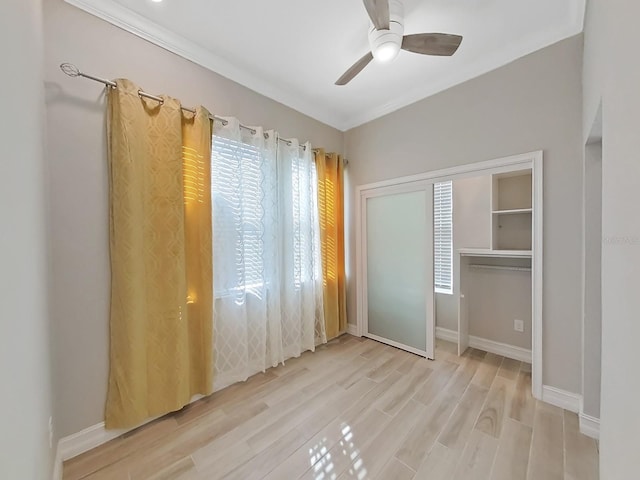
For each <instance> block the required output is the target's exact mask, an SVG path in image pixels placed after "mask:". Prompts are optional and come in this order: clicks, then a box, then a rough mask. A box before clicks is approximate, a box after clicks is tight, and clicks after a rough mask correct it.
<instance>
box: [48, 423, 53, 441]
mask: <svg viewBox="0 0 640 480" xmlns="http://www.w3.org/2000/svg"><path fill="white" fill-rule="evenodd" d="M49 448H53V417H49Z"/></svg>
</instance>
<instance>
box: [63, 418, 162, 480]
mask: <svg viewBox="0 0 640 480" xmlns="http://www.w3.org/2000/svg"><path fill="white" fill-rule="evenodd" d="M149 421H151V420H149ZM128 431H129V430H107V429H105V428H104V422H100V423H98V424H96V425H93V426H91V427H88V428H85V429H84V430H81V431H79V432H77V433H74V434H72V435H69V436H67V437H63V438H61V439H60V440H58V446H57V448H56V457H55V460H54V465H53V477H52V478H53V480H62V467H63V463H64V462H66V461H67V460H70V459H72V458H73V457H77V456H78V455H80V454H82V453H84V452H88V451H89V450H91V449H93V448H96V447H99V446H100V445H102V444H104V443H107V442H108V441H109V440H113V439H114V438H117V437H119V436H120V435H122V434H124V433H127V432H128Z"/></svg>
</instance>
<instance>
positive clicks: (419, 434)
mask: <svg viewBox="0 0 640 480" xmlns="http://www.w3.org/2000/svg"><path fill="white" fill-rule="evenodd" d="M436 357H437V359H436V361H429V360H425V359H422V358H420V357H417V356H415V355H412V354H410V353H407V352H404V351H401V350H397V349H395V348H392V347H389V346H386V345H383V344H381V343H378V342H375V341H373V340H368V339H360V338H356V337H352V336H349V335H344V336H342V337H340V338H339V339H337V340H335V341H333V342H331V343H329V344H328V345H325V346H322V347H320V348H318V349H317V350H316V352H315V353H310V352H307V353H305V354H303V355H302V356H301V357H300V358H296V359H291V360H288V361H287V362H286V365H283V366H279V367H277V368H272V369H270V370H268V371H266V372H265V373H260V374H258V375H254V376H253V377H251V378H250V379H249V380H247V381H246V382H243V383H240V384H236V385H232V386H230V387H228V388H226V389H224V390H221V391H220V392H217V393H215V394H213V395H212V396H210V397H208V398H206V399H202V400H200V401H198V402H196V403H194V404H192V405H190V406H188V407H185V408H184V409H183V410H181V411H179V412H176V413H174V414H171V415H167V416H165V417H162V418H161V419H158V420H156V421H154V422H152V423H150V424H147V425H145V426H143V427H140V428H139V429H137V430H135V431H133V432H129V433H128V434H126V435H124V436H122V437H120V438H117V439H115V440H112V441H111V442H109V443H107V444H105V445H102V446H101V447H98V448H97V449H95V450H92V451H90V452H87V453H84V454H82V455H80V456H78V457H76V458H74V459H72V460H69V461H67V462H65V464H64V480H80V479H85V480H103V479H115V480H119V479H123V480H213V479H223V478H224V479H240V480H248V479H256V480H257V479H269V480H290V479H298V478H302V479H313V480H329V479H339V480H343V479H350V478H356V479H358V480H364V479H381V480H387V479H391V480H423V479H424V480H451V479H453V480H463V479H477V480H519V479H523V480H552V479H562V480H596V479H597V478H598V445H597V442H595V441H594V440H592V439H590V438H588V437H585V436H583V435H581V434H580V432H579V429H578V417H577V415H575V414H573V413H570V412H566V411H563V410H561V409H559V408H556V407H552V406H550V405H546V404H543V403H542V402H537V401H536V400H535V399H534V398H533V397H532V396H531V373H530V372H531V370H530V367H529V366H528V365H526V364H521V363H520V362H516V361H514V360H511V359H504V358H502V357H500V356H498V355H493V354H488V353H484V352H481V351H479V350H473V349H470V350H469V351H467V353H466V354H465V355H464V356H462V357H458V356H457V355H456V354H455V346H454V345H453V344H450V343H446V342H441V341H438V342H437V348H436Z"/></svg>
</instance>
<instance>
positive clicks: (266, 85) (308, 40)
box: [66, 0, 585, 130]
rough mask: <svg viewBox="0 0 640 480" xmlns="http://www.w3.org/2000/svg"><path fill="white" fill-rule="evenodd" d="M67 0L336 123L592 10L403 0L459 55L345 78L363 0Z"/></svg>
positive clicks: (474, 70) (361, 50)
mask: <svg viewBox="0 0 640 480" xmlns="http://www.w3.org/2000/svg"><path fill="white" fill-rule="evenodd" d="M66 1H67V2H68V3H71V4H74V5H76V6H79V7H80V8H83V9H85V10H87V11H89V12H90V13H93V14H96V15H98V16H100V17H101V18H104V19H106V20H108V21H110V22H111V23H114V24H116V25H118V26H120V27H122V28H125V29H127V30H129V31H131V32H133V33H135V34H137V35H139V36H141V37H143V38H146V39H147V40H150V41H152V42H154V43H156V44H158V45H160V46H162V47H164V48H166V49H168V50H170V51H173V52H175V53H178V54H180V55H182V56H184V57H186V58H189V59H190V60H192V61H195V62H196V63H199V64H201V65H203V66H205V67H207V68H209V69H211V70H213V71H215V72H217V73H219V74H221V75H223V76H225V77H228V78H230V79H232V80H234V81H236V82H238V83H240V84H242V85H245V86H247V87H249V88H251V89H252V90H255V91H257V92H259V93H262V94H263V95H266V96H268V97H270V98H273V99H274V100H277V101H279V102H281V103H284V104H285V105H288V106H290V107H292V108H294V109H296V110H298V111H300V112H303V113H305V114H307V115H309V116H311V117H314V118H316V119H318V120H320V121H322V122H325V123H327V124H329V125H332V126H334V127H336V128H338V129H340V130H347V129H349V128H352V127H355V126H357V125H360V124H362V123H365V122H368V121H370V120H373V119H375V118H377V117H380V116H382V115H384V114H386V113H389V112H392V111H394V110H396V109H398V108H400V107H403V106H405V105H408V104H410V103H413V102H415V101H417V100H420V99H422V98H425V97H427V96H429V95H433V94H435V93H437V92H439V91H442V90H444V89H446V88H449V87H451V86H453V85H456V84H458V83H461V82H464V81H466V80H469V79H471V78H473V77H476V76H478V75H481V74H483V73H485V72H488V71H490V70H493V69H495V68H497V67H500V66H502V65H505V64H506V63H509V62H511V61H513V60H515V59H517V58H520V57H522V56H524V55H526V54H528V53H531V52H533V51H535V50H538V49H540V48H543V47H545V46H547V45H550V44H552V43H555V42H557V41H559V40H562V39H564V38H567V37H570V36H572V35H575V34H577V33H579V32H581V31H582V26H583V18H584V9H585V0H404V1H403V3H404V8H405V34H410V33H422V32H442V33H455V34H460V35H463V36H464V40H463V42H462V45H461V46H460V49H459V50H458V52H457V53H456V54H455V55H454V56H453V57H450V58H447V57H444V58H443V57H427V56H422V55H416V54H412V53H409V52H400V55H398V58H396V59H395V60H394V61H393V62H392V63H391V64H382V65H380V64H376V63H375V62H372V63H371V64H370V65H369V66H368V67H367V68H365V69H364V71H363V72H362V73H360V75H358V76H357V77H356V78H355V79H354V80H353V81H351V83H349V84H348V85H347V86H344V87H338V86H335V85H334V82H335V81H336V79H337V78H338V77H339V76H340V75H342V73H344V71H345V70H346V69H347V68H348V67H350V66H351V65H352V64H353V63H354V62H355V61H356V60H357V59H359V58H360V57H361V56H362V55H364V54H365V53H366V52H367V51H368V50H369V48H368V41H367V32H368V29H369V19H368V17H367V14H366V11H365V9H364V6H363V4H362V1H361V0H253V1H250V0H163V1H162V2H160V3H155V2H152V1H151V0H66ZM229 113H232V112H229Z"/></svg>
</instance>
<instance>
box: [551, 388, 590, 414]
mask: <svg viewBox="0 0 640 480" xmlns="http://www.w3.org/2000/svg"><path fill="white" fill-rule="evenodd" d="M542 401H543V402H545V403H548V404H550V405H554V406H556V407H559V408H563V409H565V410H569V411H570V412H574V413H578V412H579V411H580V405H582V396H581V395H579V394H577V393H572V392H567V391H566V390H562V389H560V388H556V387H551V386H549V385H544V386H543V387H542Z"/></svg>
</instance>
